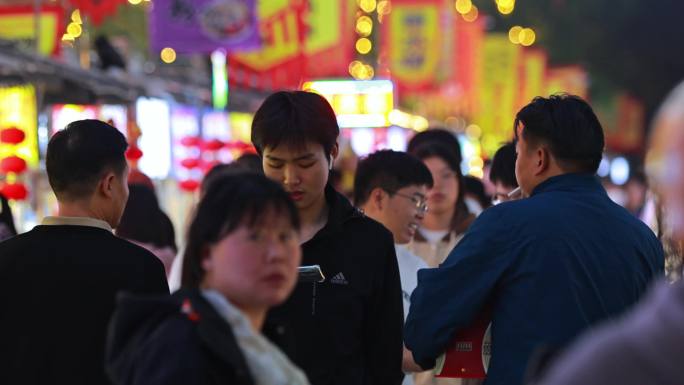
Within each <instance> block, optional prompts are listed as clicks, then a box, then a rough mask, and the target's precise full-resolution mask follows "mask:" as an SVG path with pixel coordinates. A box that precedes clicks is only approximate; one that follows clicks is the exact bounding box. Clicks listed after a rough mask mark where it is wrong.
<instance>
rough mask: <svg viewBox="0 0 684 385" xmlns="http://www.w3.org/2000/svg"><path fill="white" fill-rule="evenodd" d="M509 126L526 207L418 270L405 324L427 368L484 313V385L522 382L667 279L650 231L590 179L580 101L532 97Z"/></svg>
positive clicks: (484, 224) (490, 217) (591, 150)
mask: <svg viewBox="0 0 684 385" xmlns="http://www.w3.org/2000/svg"><path fill="white" fill-rule="evenodd" d="M515 129H516V132H515V135H516V141H517V144H516V151H517V154H518V157H517V160H516V178H517V179H518V183H519V184H520V187H521V188H522V190H523V193H524V194H525V196H527V197H528V198H527V199H522V200H519V201H513V202H507V203H504V204H501V205H498V206H495V207H492V208H490V209H488V210H486V211H485V212H483V213H482V215H481V216H480V217H479V218H478V219H477V220H476V221H475V222H474V223H473V225H472V226H471V227H470V230H469V231H468V232H467V233H466V235H465V237H464V238H463V240H462V241H461V242H460V243H459V244H458V246H457V247H456V248H455V249H454V250H453V251H452V252H451V254H450V255H449V256H448V258H447V259H446V261H445V262H444V263H443V264H442V265H441V266H439V267H438V268H435V269H425V270H421V271H419V272H418V286H417V288H416V289H415V291H414V292H413V295H412V296H411V310H410V313H409V315H408V319H407V321H406V327H405V343H406V346H407V348H408V349H409V350H411V351H412V353H413V358H414V360H415V362H416V363H417V364H418V365H419V366H421V367H422V368H424V369H429V368H432V367H433V366H434V365H435V359H436V358H437V357H438V356H439V355H441V354H442V353H443V352H444V350H445V348H446V347H447V345H448V344H449V341H450V340H451V339H452V337H453V335H454V333H456V332H458V331H459V330H462V329H463V328H465V327H467V326H469V324H470V323H471V322H472V321H473V320H474V319H475V318H476V317H477V316H478V315H479V314H480V313H481V312H482V311H483V309H484V308H485V307H487V308H489V309H491V312H492V356H491V362H490V365H489V370H488V374H487V379H486V381H485V384H487V385H502V384H506V385H510V384H520V383H522V381H523V376H524V372H525V369H526V367H527V365H528V361H529V359H530V356H531V355H532V354H533V352H534V351H535V350H537V349H539V348H551V349H560V348H562V347H564V346H565V345H566V344H567V343H569V342H570V341H571V340H572V339H573V338H574V337H575V336H577V334H578V333H580V332H581V331H583V330H584V329H586V328H587V327H589V326H591V325H593V324H595V323H597V322H598V321H600V320H603V319H606V318H609V317H614V316H616V315H618V314H620V313H622V312H623V311H624V310H625V309H627V308H628V307H630V306H631V305H632V304H634V303H635V302H636V301H637V300H638V299H639V297H640V296H641V295H642V293H643V292H644V291H645V290H646V288H647V287H648V285H649V283H650V282H651V281H652V280H653V278H655V277H657V276H660V275H661V274H662V271H663V259H664V257H663V250H662V247H661V244H660V243H659V241H658V239H657V238H656V237H655V236H654V234H653V232H652V231H651V230H650V229H649V228H648V227H646V226H645V225H644V224H643V223H641V222H640V221H638V220H637V219H635V218H634V217H633V216H632V215H631V214H629V213H628V212H627V211H626V210H624V209H623V208H621V207H620V206H618V205H616V204H615V203H613V202H612V201H611V200H610V199H609V198H608V196H607V194H606V192H605V190H604V189H603V187H602V186H601V184H600V182H599V180H598V179H597V177H596V176H595V175H594V174H595V172H596V169H597V168H598V164H599V162H600V160H601V157H602V151H603V146H604V138H603V130H602V128H601V125H600V123H599V121H598V119H597V118H596V115H595V114H594V112H593V111H592V109H591V107H590V106H589V105H588V104H587V103H586V102H585V101H583V100H582V99H580V98H578V97H575V96H565V95H564V96H551V97H550V98H541V97H538V98H535V99H534V100H533V101H532V102H531V103H530V104H529V105H527V106H525V107H524V108H523V109H522V110H520V112H518V114H517V116H516V120H515Z"/></svg>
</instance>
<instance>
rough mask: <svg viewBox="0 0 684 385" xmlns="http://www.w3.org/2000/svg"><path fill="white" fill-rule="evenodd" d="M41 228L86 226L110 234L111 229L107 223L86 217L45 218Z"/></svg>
mask: <svg viewBox="0 0 684 385" xmlns="http://www.w3.org/2000/svg"><path fill="white" fill-rule="evenodd" d="M41 225H43V226H65V225H66V226H86V227H97V228H98V229H102V230H107V231H109V232H112V227H111V226H110V225H109V223H107V222H105V221H102V220H99V219H95V218H88V217H61V216H59V217H45V218H43V222H42V223H41Z"/></svg>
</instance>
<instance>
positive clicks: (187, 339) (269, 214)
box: [107, 174, 308, 385]
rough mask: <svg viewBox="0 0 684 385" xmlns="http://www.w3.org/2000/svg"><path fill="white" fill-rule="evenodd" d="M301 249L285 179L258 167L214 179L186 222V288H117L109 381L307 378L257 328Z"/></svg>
mask: <svg viewBox="0 0 684 385" xmlns="http://www.w3.org/2000/svg"><path fill="white" fill-rule="evenodd" d="M300 259H301V250H300V247H299V217H298V214H297V210H296V209H295V207H294V205H293V204H292V202H291V201H290V199H289V197H288V196H287V194H286V193H285V192H284V191H283V190H282V189H281V188H280V186H278V185H277V184H276V183H274V182H271V181H269V180H268V179H266V178H265V177H264V176H260V175H255V174H243V175H225V176H222V177H221V178H219V179H217V180H216V181H214V182H213V183H212V184H211V185H210V186H209V188H208V191H207V192H206V195H205V196H204V197H203V198H202V200H201V201H200V203H199V206H198V208H197V212H196V214H195V218H194V219H193V222H192V224H191V226H190V231H189V235H188V244H187V248H186V251H185V256H184V262H183V263H184V266H183V279H182V288H181V290H179V291H178V292H176V293H175V294H174V295H173V296H171V297H164V298H149V297H147V298H145V297H139V296H132V295H126V294H124V295H121V297H120V299H119V305H118V309H117V311H116V313H115V315H114V318H113V320H112V324H111V326H110V335H109V341H108V342H109V343H108V351H107V370H108V373H109V375H110V378H111V380H112V382H114V383H115V384H117V385H124V384H125V385H129V384H130V385H137V384H140V385H142V384H144V385H171V384H178V385H181V384H182V385H191V384H203V385H205V384H217V385H219V384H222V385H223V384H244V385H248V384H258V385H270V384H273V385H275V384H301V385H308V381H307V379H306V377H305V375H304V374H303V373H302V372H301V371H300V370H299V369H298V368H297V367H295V366H294V365H293V364H292V363H291V362H290V361H289V360H288V359H287V358H286V356H285V355H284V354H283V353H281V352H280V351H279V350H278V349H277V348H276V347H275V346H274V345H272V344H271V343H270V342H268V340H267V339H266V338H264V337H263V336H262V335H261V333H260V330H261V327H262V324H263V322H264V318H265V317H266V311H267V310H268V308H270V307H271V306H274V305H277V304H280V303H282V302H283V301H284V300H285V299H286V298H287V297H288V295H289V294H290V292H291V291H292V289H293V287H294V285H295V281H296V275H297V266H298V265H299V262H300Z"/></svg>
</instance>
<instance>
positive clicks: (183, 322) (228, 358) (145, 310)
mask: <svg viewBox="0 0 684 385" xmlns="http://www.w3.org/2000/svg"><path fill="white" fill-rule="evenodd" d="M107 372H108V373H109V374H110V378H111V379H112V382H113V383H114V384H116V385H228V384H230V385H254V380H253V379H252V376H251V374H250V372H249V368H248V367H247V363H246V361H245V357H244V355H243V354H242V351H241V350H240V347H239V346H238V344H237V341H236V340H235V336H234V335H233V331H232V329H231V327H230V325H229V324H228V323H227V322H226V321H225V320H224V319H223V318H221V316H220V315H219V314H218V313H217V312H216V311H215V310H214V308H213V307H212V306H211V304H209V303H208V302H207V301H206V300H205V299H204V297H202V295H201V294H200V292H199V291H198V290H196V289H190V290H188V289H182V290H180V291H178V292H176V293H174V295H173V296H171V297H163V298H159V297H150V296H146V297H145V296H136V295H127V294H122V295H121V296H120V298H119V303H118V306H117V309H116V312H115V313H114V317H113V318H112V323H111V329H110V333H109V341H108V344H107Z"/></svg>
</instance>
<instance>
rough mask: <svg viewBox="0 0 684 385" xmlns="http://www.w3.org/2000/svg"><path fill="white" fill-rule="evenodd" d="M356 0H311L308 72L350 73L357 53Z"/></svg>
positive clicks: (307, 21) (316, 75) (318, 75)
mask: <svg viewBox="0 0 684 385" xmlns="http://www.w3.org/2000/svg"><path fill="white" fill-rule="evenodd" d="M355 11H356V2H355V1H354V0H308V11H307V13H306V15H305V28H306V46H305V54H306V76H307V77H308V78H310V79H315V78H322V77H347V76H348V71H349V63H350V62H351V61H352V60H353V56H354V47H353V45H354V39H353V38H354V34H353V33H352V32H353V31H354V28H355V26H354V21H355V20H354V19H355V18H354V13H355Z"/></svg>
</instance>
